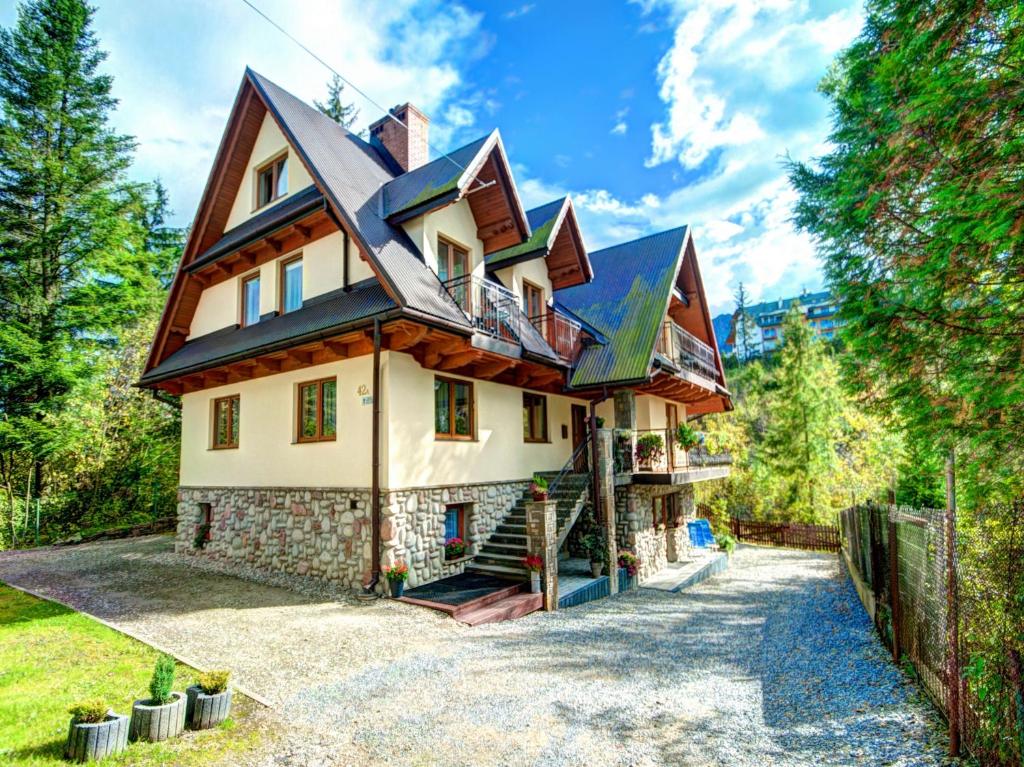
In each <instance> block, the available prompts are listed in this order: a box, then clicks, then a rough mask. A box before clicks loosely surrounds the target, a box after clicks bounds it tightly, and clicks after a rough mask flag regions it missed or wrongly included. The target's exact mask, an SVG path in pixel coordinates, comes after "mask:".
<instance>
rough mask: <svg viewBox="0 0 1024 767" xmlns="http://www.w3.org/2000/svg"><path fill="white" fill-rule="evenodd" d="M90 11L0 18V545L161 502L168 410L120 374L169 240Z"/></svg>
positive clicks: (56, 4) (29, 10) (176, 242)
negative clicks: (116, 114)
mask: <svg viewBox="0 0 1024 767" xmlns="http://www.w3.org/2000/svg"><path fill="white" fill-rule="evenodd" d="M91 20H92V11H91V9H89V8H88V7H87V6H86V5H85V4H84V3H82V2H81V1H80V0H36V1H35V2H31V3H27V4H25V5H23V6H21V7H20V8H19V10H18V18H17V21H16V23H15V24H14V26H13V27H12V28H10V29H3V30H0V312H2V314H3V316H4V322H3V323H2V324H0V482H2V485H3V493H4V499H3V500H4V502H3V507H2V508H0V522H2V523H3V524H2V525H0V547H3V546H9V545H18V544H20V543H24V542H25V540H26V538H27V537H28V535H29V528H30V527H31V526H33V525H32V523H34V518H35V517H37V516H38V518H40V525H41V527H42V528H43V538H44V539H45V538H46V537H49V536H55V535H60V534H63V533H65V532H67V531H68V530H69V529H81V528H83V527H88V526H91V525H94V524H98V525H103V524H108V523H110V522H123V521H131V519H132V517H134V516H138V515H140V514H144V515H146V516H149V515H151V514H154V513H155V512H158V511H163V512H164V513H166V511H167V510H168V508H169V504H170V503H171V502H172V500H173V490H171V488H173V476H174V475H175V474H176V472H177V447H176V440H177V436H176V432H177V428H176V423H175V418H176V416H175V414H174V413H173V411H169V410H168V409H167V407H166V406H165V405H162V404H160V403H156V402H154V401H152V400H151V399H149V398H148V395H146V394H144V393H142V392H140V391H138V390H137V389H134V388H132V384H133V383H134V382H135V381H136V380H137V377H138V375H139V373H140V368H141V361H142V357H143V354H144V349H145V347H146V344H147V342H148V340H149V338H150V336H151V333H152V330H153V326H154V322H155V318H156V316H157V314H158V312H159V310H160V308H161V305H162V303H163V296H164V290H165V287H166V285H167V282H168V280H169V277H170V274H171V272H172V270H173V267H174V265H175V262H176V259H177V257H178V253H179V249H180V239H181V238H180V233H178V232H176V231H174V230H170V229H168V228H167V227H166V226H165V225H164V218H165V216H166V214H167V199H166V195H165V194H164V192H163V190H162V189H161V188H160V187H159V185H152V184H138V183H133V182H131V181H130V180H129V179H128V170H129V168H130V164H131V160H132V151H133V148H134V144H133V141H132V140H131V139H130V138H129V137H127V136H122V135H119V134H117V133H116V132H115V131H114V130H113V129H112V128H111V126H110V123H109V119H110V114H111V112H112V110H113V109H114V106H115V100H114V99H113V98H112V96H111V95H110V90H111V79H110V77H109V76H107V75H104V74H101V73H100V71H99V66H100V64H101V63H102V61H103V60H104V58H105V54H104V53H103V52H102V51H100V50H99V48H98V45H97V42H96V39H95V37H94V35H93V33H92V31H91ZM33 539H34V536H33Z"/></svg>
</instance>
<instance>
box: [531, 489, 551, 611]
mask: <svg viewBox="0 0 1024 767" xmlns="http://www.w3.org/2000/svg"><path fill="white" fill-rule="evenodd" d="M557 510H558V502H557V501H527V502H526V551H527V553H528V554H530V555H533V556H538V557H540V558H541V560H542V561H543V562H544V567H543V569H542V570H541V576H540V582H541V590H542V591H543V592H544V609H545V610H557V609H558V516H557Z"/></svg>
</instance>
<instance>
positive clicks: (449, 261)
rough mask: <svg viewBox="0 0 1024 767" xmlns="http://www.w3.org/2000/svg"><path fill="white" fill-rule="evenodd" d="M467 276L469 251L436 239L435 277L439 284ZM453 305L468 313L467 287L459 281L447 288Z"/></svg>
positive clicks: (463, 282) (465, 283)
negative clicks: (437, 278) (453, 302)
mask: <svg viewBox="0 0 1024 767" xmlns="http://www.w3.org/2000/svg"><path fill="white" fill-rule="evenodd" d="M467 274H469V251H467V250H466V249H465V248H462V247H460V246H458V245H455V244H454V243H451V242H448V240H444V239H441V238H440V237H438V239H437V276H438V277H439V278H440V279H441V282H448V281H449V280H454V279H456V278H457V277H464V276H465V275H467ZM448 289H449V291H450V292H451V294H452V298H454V299H455V303H457V304H458V305H459V307H460V308H461V309H462V310H463V311H467V312H468V311H469V295H470V294H469V285H468V284H467V282H466V281H465V280H460V281H458V282H457V283H455V284H454V285H450V286H449V287H448Z"/></svg>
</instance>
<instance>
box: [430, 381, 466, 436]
mask: <svg viewBox="0 0 1024 767" xmlns="http://www.w3.org/2000/svg"><path fill="white" fill-rule="evenodd" d="M434 433H435V435H436V436H438V437H441V438H444V439H472V438H473V384H471V383H469V382H468V381H455V380H453V379H450V378H435V379H434Z"/></svg>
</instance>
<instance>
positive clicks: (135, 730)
mask: <svg viewBox="0 0 1024 767" xmlns="http://www.w3.org/2000/svg"><path fill="white" fill-rule="evenodd" d="M172 687H174V658H173V657H171V656H170V655H166V654H161V655H160V657H159V658H157V659H156V667H155V668H154V669H153V678H152V679H151V680H150V682H149V697H148V698H143V699H141V700H137V701H135V703H134V704H132V721H131V731H130V732H129V736H130V737H131V739H132V740H148V741H150V742H151V743H156V742H157V741H161V740H167V739H168V738H174V737H176V736H178V735H180V734H181V731H182V730H183V729H185V702H186V701H185V696H184V695H183V694H181V693H180V692H174V691H173V690H172V689H171V688H172Z"/></svg>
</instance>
